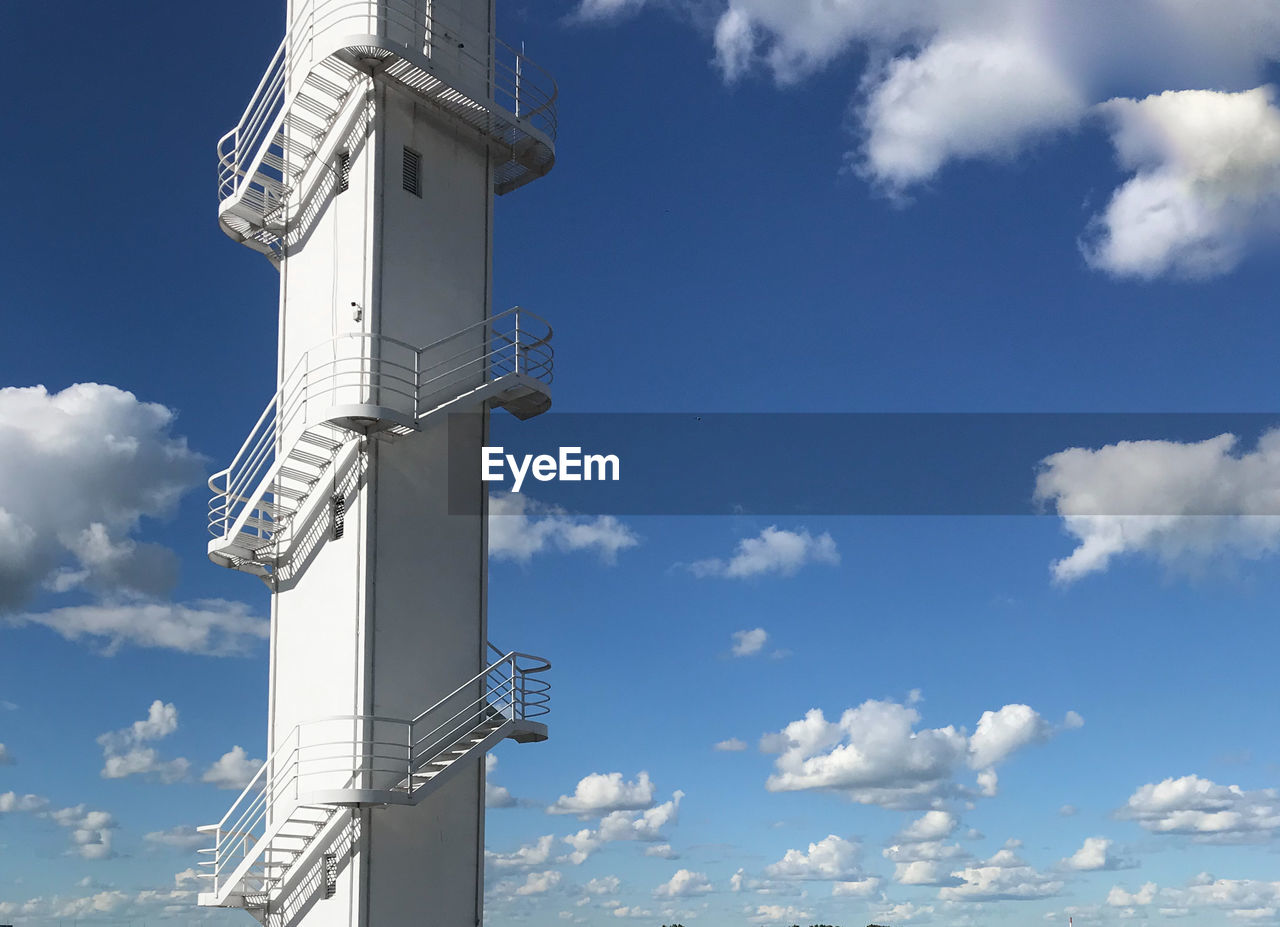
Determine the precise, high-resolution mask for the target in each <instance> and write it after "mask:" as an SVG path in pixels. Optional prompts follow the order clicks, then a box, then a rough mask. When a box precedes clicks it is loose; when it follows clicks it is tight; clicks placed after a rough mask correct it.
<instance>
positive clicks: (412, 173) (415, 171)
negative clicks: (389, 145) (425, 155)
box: [403, 148, 422, 196]
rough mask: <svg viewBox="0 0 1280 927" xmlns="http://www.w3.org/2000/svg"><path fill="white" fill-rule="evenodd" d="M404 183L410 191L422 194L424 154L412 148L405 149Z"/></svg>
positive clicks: (415, 194) (416, 194)
mask: <svg viewBox="0 0 1280 927" xmlns="http://www.w3.org/2000/svg"><path fill="white" fill-rule="evenodd" d="M403 184H404V188H405V190H406V191H408V192H409V193H412V194H413V195H414V196H422V155H420V154H418V152H416V151H414V150H413V149H412V148H405V150H404V172H403Z"/></svg>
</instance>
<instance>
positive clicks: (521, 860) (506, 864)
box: [484, 834, 556, 869]
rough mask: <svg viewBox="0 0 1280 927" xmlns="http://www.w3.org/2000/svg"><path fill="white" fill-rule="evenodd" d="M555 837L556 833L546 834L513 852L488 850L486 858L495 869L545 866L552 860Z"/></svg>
mask: <svg viewBox="0 0 1280 927" xmlns="http://www.w3.org/2000/svg"><path fill="white" fill-rule="evenodd" d="M555 839H556V838H555V835H554V834H546V835H544V836H542V837H539V838H538V839H537V840H536V841H534V842H533V843H528V844H525V845H524V846H522V847H520V848H519V849H517V850H515V851H514V852H511V853H491V852H489V851H488V850H486V851H485V854H484V858H485V861H486V862H488V863H489V865H491V866H493V867H494V868H495V869H531V868H533V867H534V866H545V865H546V864H547V863H548V862H549V861H550V860H551V850H552V847H553V846H554V845H555Z"/></svg>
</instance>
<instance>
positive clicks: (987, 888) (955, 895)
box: [938, 849, 1064, 901]
mask: <svg viewBox="0 0 1280 927" xmlns="http://www.w3.org/2000/svg"><path fill="white" fill-rule="evenodd" d="M952 875H953V876H955V877H956V878H958V879H960V880H961V884H959V885H952V886H944V887H943V888H941V889H939V890H938V897H939V898H940V899H941V900H943V901H1022V900H1028V899H1033V898H1048V897H1050V896H1053V895H1057V894H1058V893H1059V892H1061V891H1062V888H1063V885H1064V883H1063V881H1062V880H1061V879H1059V878H1056V877H1055V876H1052V875H1048V874H1045V873H1042V872H1038V871H1037V870H1036V869H1034V868H1033V867H1031V866H1028V865H1027V864H1026V863H1025V862H1023V861H1022V860H1021V859H1019V858H1018V857H1017V856H1016V855H1015V854H1014V852H1013V850H1011V849H1004V850H999V851H997V852H996V854H995V855H994V856H992V857H991V858H990V859H988V860H986V861H985V862H983V863H980V864H978V865H975V866H968V867H966V868H963V869H958V870H956V871H955V872H953V873H952Z"/></svg>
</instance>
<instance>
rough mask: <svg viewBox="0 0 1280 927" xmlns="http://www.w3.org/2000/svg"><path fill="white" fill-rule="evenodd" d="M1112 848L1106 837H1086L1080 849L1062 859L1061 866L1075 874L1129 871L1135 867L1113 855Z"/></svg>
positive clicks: (1131, 863)
mask: <svg viewBox="0 0 1280 927" xmlns="http://www.w3.org/2000/svg"><path fill="white" fill-rule="evenodd" d="M1112 846H1113V843H1112V841H1110V840H1108V839H1107V838H1106V837H1086V838H1085V840H1084V843H1083V844H1082V845H1081V847H1080V849H1078V850H1076V851H1075V852H1074V853H1072V854H1071V855H1070V856H1068V857H1067V858H1066V859H1064V860H1063V861H1062V865H1063V866H1065V867H1066V868H1067V869H1074V870H1076V871H1077V872H1097V871H1099V870H1112V869H1130V868H1132V867H1133V866H1134V865H1136V864H1135V863H1133V862H1131V861H1129V860H1127V859H1124V858H1123V857H1120V856H1117V855H1116V854H1115V853H1113V852H1112V850H1111V848H1112Z"/></svg>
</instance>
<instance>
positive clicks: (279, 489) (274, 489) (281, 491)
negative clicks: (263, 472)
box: [268, 483, 308, 502]
mask: <svg viewBox="0 0 1280 927" xmlns="http://www.w3.org/2000/svg"><path fill="white" fill-rule="evenodd" d="M268 492H270V493H272V494H273V495H275V497H276V498H277V499H279V498H281V497H282V496H283V497H284V498H285V499H292V500H294V501H295V502H301V501H302V500H303V499H305V498H307V495H308V491H307V490H305V489H293V488H292V487H289V486H282V485H280V484H279V483H272V484H271V488H270V489H269V490H268Z"/></svg>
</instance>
